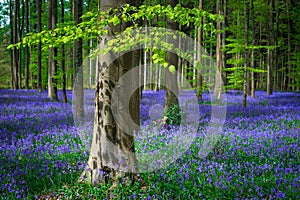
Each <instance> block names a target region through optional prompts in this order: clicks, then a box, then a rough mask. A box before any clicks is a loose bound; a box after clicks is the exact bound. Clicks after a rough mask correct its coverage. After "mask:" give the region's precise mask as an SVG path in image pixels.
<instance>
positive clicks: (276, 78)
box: [274, 0, 280, 90]
mask: <svg viewBox="0 0 300 200" xmlns="http://www.w3.org/2000/svg"><path fill="white" fill-rule="evenodd" d="M279 7H280V1H279V0H276V22H275V24H276V31H275V45H276V50H275V67H276V71H275V79H274V81H275V89H276V90H279V84H280V83H279V57H280V55H279V48H277V46H278V38H279V33H280V30H279V26H280V24H279V9H280V8H279Z"/></svg>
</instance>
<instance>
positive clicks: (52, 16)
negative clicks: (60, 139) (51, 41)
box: [48, 0, 58, 101]
mask: <svg viewBox="0 0 300 200" xmlns="http://www.w3.org/2000/svg"><path fill="white" fill-rule="evenodd" d="M56 20H57V0H49V1H48V29H49V30H54V29H55V25H56ZM56 56H57V48H54V47H51V48H49V61H48V62H49V64H48V97H49V98H50V100H51V101H58V96H57V81H56V77H55V75H56V72H57V61H56Z"/></svg>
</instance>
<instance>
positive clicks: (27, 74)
mask: <svg viewBox="0 0 300 200" xmlns="http://www.w3.org/2000/svg"><path fill="white" fill-rule="evenodd" d="M29 15H30V13H29V3H28V0H25V16H26V33H29ZM29 56H30V55H29V47H28V46H27V45H26V47H25V90H28V89H29V61H30V60H29Z"/></svg>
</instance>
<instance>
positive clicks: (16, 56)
mask: <svg viewBox="0 0 300 200" xmlns="http://www.w3.org/2000/svg"><path fill="white" fill-rule="evenodd" d="M19 7H20V4H19V1H15V4H14V32H13V43H14V44H16V43H18V33H19V32H18V30H19V26H18V22H19V20H18V16H19V14H18V12H19ZM18 61H19V54H18V49H16V48H14V49H13V68H14V70H13V74H14V78H13V80H14V86H13V89H19V77H18V74H19V71H18V70H19V63H18Z"/></svg>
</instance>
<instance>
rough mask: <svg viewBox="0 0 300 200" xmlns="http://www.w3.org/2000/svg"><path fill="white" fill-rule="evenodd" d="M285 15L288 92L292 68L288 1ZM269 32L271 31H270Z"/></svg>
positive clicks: (288, 0) (288, 1)
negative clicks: (286, 26)
mask: <svg viewBox="0 0 300 200" xmlns="http://www.w3.org/2000/svg"><path fill="white" fill-rule="evenodd" d="M286 14H287V22H288V24H287V25H288V33H287V34H288V35H287V37H288V38H287V40H288V44H287V48H288V49H287V50H288V52H287V74H286V77H287V78H286V80H287V85H286V89H288V90H290V89H291V77H290V76H291V68H292V64H291V19H290V18H291V17H290V0H287V1H286ZM270 31H271V30H270Z"/></svg>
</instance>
